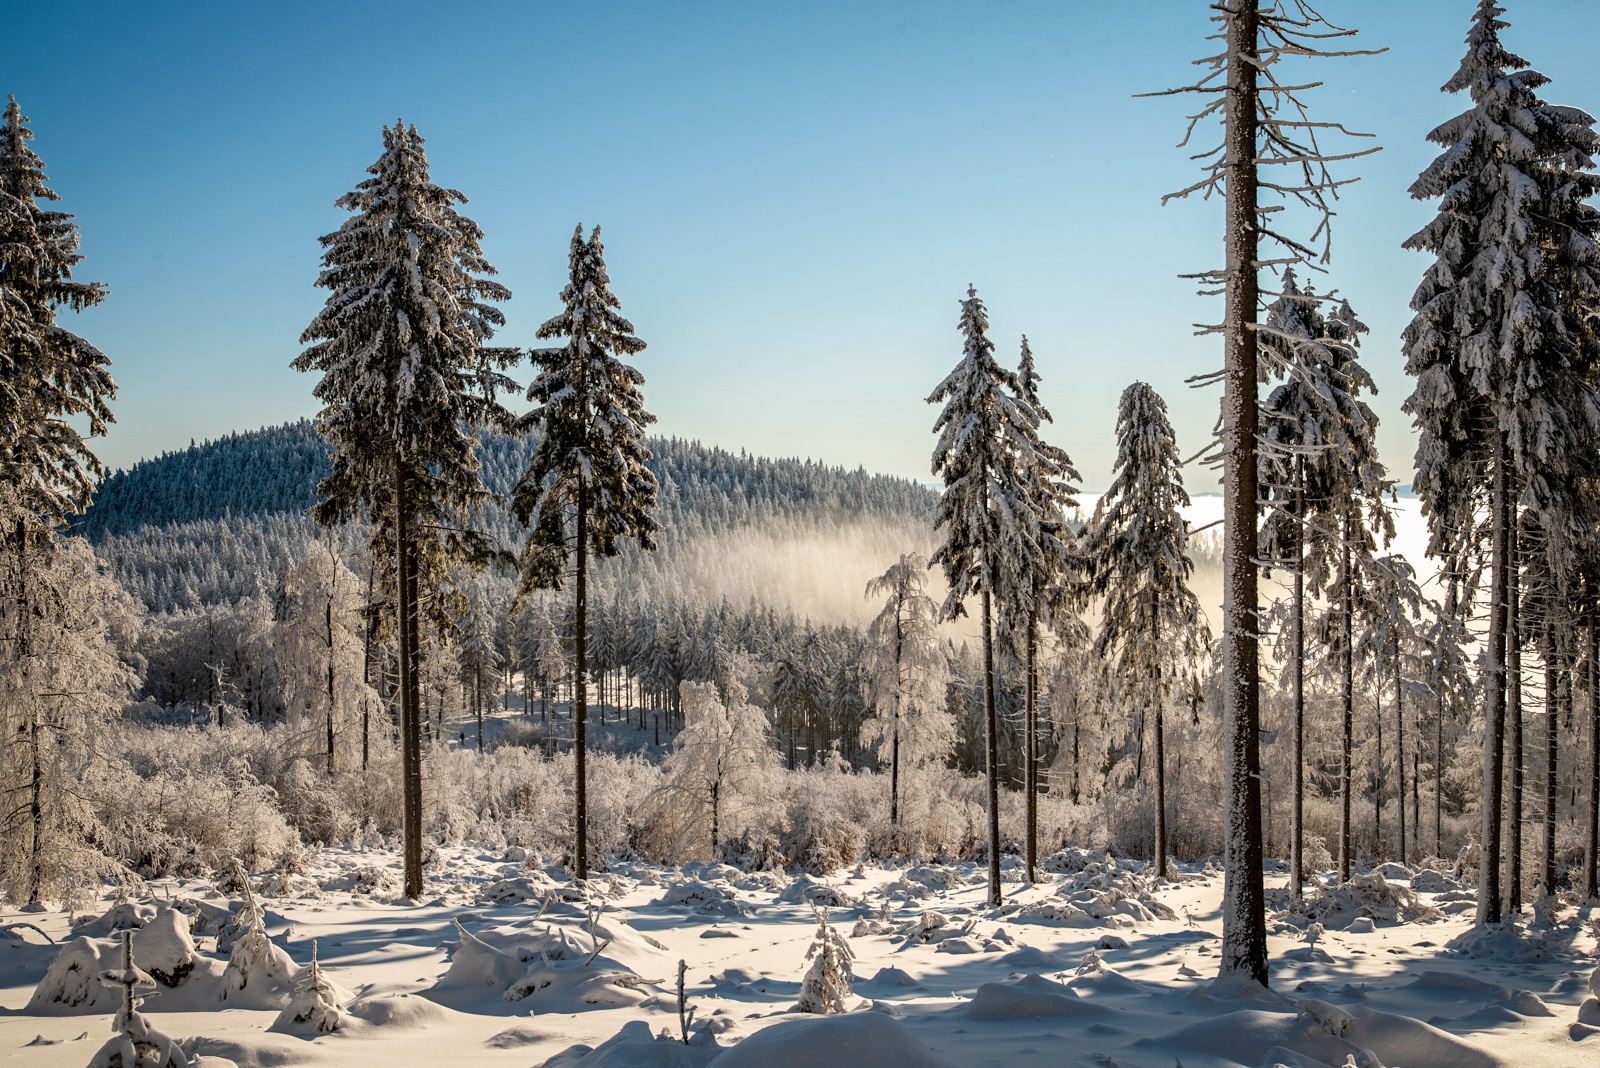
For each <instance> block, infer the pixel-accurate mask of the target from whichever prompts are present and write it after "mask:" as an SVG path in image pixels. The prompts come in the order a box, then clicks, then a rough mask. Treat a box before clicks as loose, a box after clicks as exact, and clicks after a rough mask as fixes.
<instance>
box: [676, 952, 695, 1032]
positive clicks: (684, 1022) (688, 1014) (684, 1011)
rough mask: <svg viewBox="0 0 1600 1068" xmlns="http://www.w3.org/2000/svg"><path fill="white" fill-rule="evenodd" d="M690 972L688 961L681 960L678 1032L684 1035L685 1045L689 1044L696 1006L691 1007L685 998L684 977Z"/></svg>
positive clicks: (679, 970)
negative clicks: (690, 1026)
mask: <svg viewBox="0 0 1600 1068" xmlns="http://www.w3.org/2000/svg"><path fill="white" fill-rule="evenodd" d="M688 970H689V964H688V962H687V961H685V960H682V959H681V958H680V959H679V961H678V1030H679V1031H680V1032H681V1033H682V1035H683V1044H684V1045H685V1046H687V1045H688V1044H689V1025H690V1024H692V1023H694V1006H693V1005H690V1004H689V1003H688V1001H687V1000H686V999H685V998H684V996H683V977H684V974H685V973H686V972H688Z"/></svg>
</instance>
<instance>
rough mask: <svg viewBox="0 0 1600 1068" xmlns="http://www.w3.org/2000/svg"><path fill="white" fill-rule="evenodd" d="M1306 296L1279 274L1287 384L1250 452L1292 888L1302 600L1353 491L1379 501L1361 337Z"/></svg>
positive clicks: (1277, 336) (1299, 845) (1270, 347)
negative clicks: (1288, 760)
mask: <svg viewBox="0 0 1600 1068" xmlns="http://www.w3.org/2000/svg"><path fill="white" fill-rule="evenodd" d="M1322 303H1323V302H1322V298H1319V297H1318V296H1317V295H1316V293H1315V292H1314V291H1312V289H1311V287H1309V286H1307V287H1306V288H1305V289H1304V290H1302V289H1301V288H1300V286H1299V284H1298V282H1297V281H1296V279H1295V274H1294V270H1293V268H1286V269H1285V270H1284V277H1283V290H1282V292H1281V294H1280V295H1279V297H1278V299H1277V300H1276V301H1274V302H1273V303H1272V304H1271V305H1270V306H1269V307H1268V308H1267V319H1266V322H1265V324H1264V325H1263V327H1262V329H1261V330H1260V334H1261V350H1262V354H1263V357H1264V362H1265V364H1266V365H1267V367H1268V369H1269V370H1270V371H1271V372H1272V373H1273V374H1274V375H1275V376H1282V377H1283V379H1284V381H1283V382H1282V384H1280V385H1278V386H1277V387H1276V388H1274V389H1273V391H1272V393H1271V394H1270V395H1269V396H1268V398H1267V402H1266V404H1265V405H1264V406H1263V409H1262V413H1261V421H1260V428H1259V439H1260V440H1259V444H1258V448H1257V460H1258V478H1259V483H1258V485H1259V490H1260V492H1261V496H1262V500H1263V502H1264V503H1265V505H1266V508H1267V514H1266V516H1265V519H1264V521H1263V523H1262V528H1261V554H1262V558H1263V559H1264V560H1266V561H1269V562H1270V563H1272V564H1273V565H1275V566H1278V567H1281V568H1283V569H1284V570H1286V571H1288V572H1289V575H1290V578H1291V580H1292V581H1291V584H1290V598H1289V603H1288V605H1287V606H1286V608H1287V615H1288V619H1287V621H1286V622H1287V624H1288V625H1287V626H1286V627H1285V628H1283V630H1282V631H1281V632H1280V642H1279V645H1280V650H1279V651H1280V659H1281V660H1283V661H1284V663H1285V664H1286V665H1287V668H1288V673H1289V693H1290V700H1291V704H1292V706H1293V707H1292V716H1293V720H1294V750H1295V752H1294V763H1293V772H1292V778H1293V785H1292V791H1293V798H1292V802H1291V829H1290V835H1291V842H1290V851H1289V885H1290V887H1291V891H1292V892H1293V893H1296V894H1298V893H1299V891H1300V887H1301V886H1302V885H1303V883H1304V879H1305V869H1304V841H1305V834H1304V820H1303V811H1304V797H1305V667H1304V665H1305V659H1306V656H1305V598H1306V592H1307V591H1306V578H1307V576H1308V575H1312V576H1315V581H1313V583H1312V587H1311V592H1312V593H1313V594H1315V593H1316V592H1318V591H1319V590H1320V589H1321V588H1322V586H1324V585H1326V577H1327V576H1329V575H1330V574H1331V573H1332V571H1333V568H1332V567H1331V566H1330V562H1329V561H1330V554H1332V553H1335V552H1337V549H1338V546H1339V544H1340V539H1339V536H1338V532H1339V531H1341V530H1342V529H1343V523H1342V516H1343V507H1344V505H1345V504H1347V503H1348V498H1349V494H1350V486H1351V485H1355V486H1357V487H1360V488H1361V490H1362V492H1363V494H1364V495H1365V496H1366V497H1369V498H1371V497H1375V496H1376V495H1378V494H1379V493H1380V492H1381V487H1382V481H1383V468H1382V466H1381V464H1379V462H1378V450H1377V442H1376V438H1375V432H1376V430H1377V425H1378V419H1377V416H1376V415H1375V414H1373V412H1372V409H1371V408H1370V407H1369V406H1368V405H1367V404H1366V402H1365V401H1363V400H1361V392H1362V391H1363V390H1365V391H1367V392H1369V393H1372V392H1376V387H1374V385H1373V383H1372V379H1371V377H1370V376H1369V375H1368V374H1367V372H1366V370H1365V368H1363V367H1362V366H1361V364H1360V363H1359V362H1358V361H1357V359H1356V351H1355V350H1356V347H1357V346H1358V345H1359V344H1360V337H1361V335H1362V334H1364V333H1366V332H1367V328H1366V326H1365V325H1363V324H1362V323H1361V322H1360V321H1359V320H1358V319H1357V318H1356V316H1355V313H1354V312H1353V311H1352V310H1351V308H1350V305H1349V302H1347V301H1346V302H1341V303H1340V304H1339V306H1338V307H1337V308H1336V309H1335V310H1334V311H1333V313H1332V314H1329V315H1325V314H1324V313H1323V311H1322Z"/></svg>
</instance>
